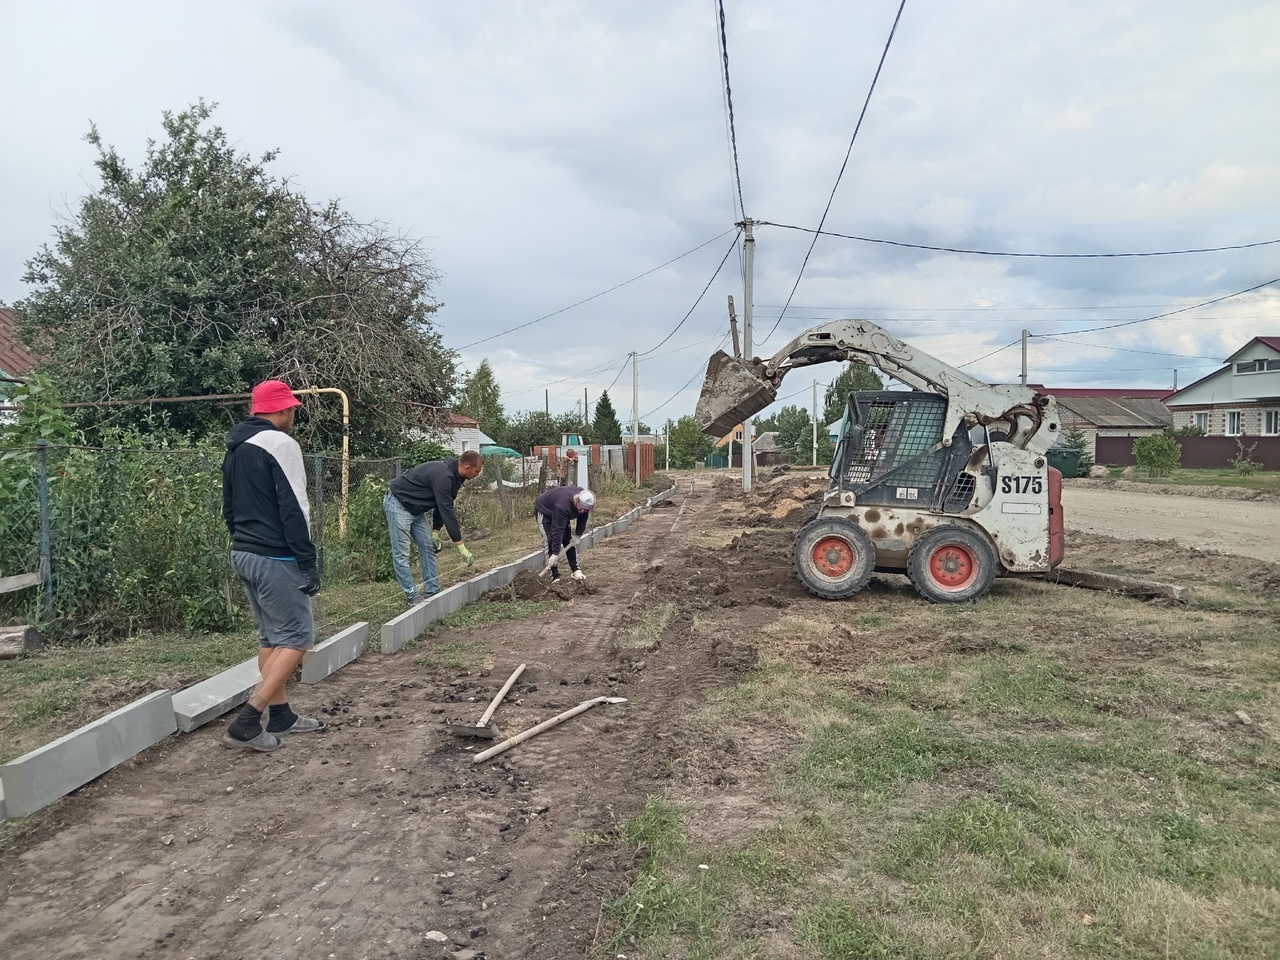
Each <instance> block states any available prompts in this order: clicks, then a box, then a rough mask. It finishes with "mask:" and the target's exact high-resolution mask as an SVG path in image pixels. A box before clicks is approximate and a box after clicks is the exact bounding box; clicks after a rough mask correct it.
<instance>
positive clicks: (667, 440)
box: [663, 417, 671, 473]
mask: <svg viewBox="0 0 1280 960" xmlns="http://www.w3.org/2000/svg"><path fill="white" fill-rule="evenodd" d="M663 441H664V442H663V446H665V447H666V448H667V472H668V473H670V472H671V418H670V417H667V432H666V434H665V435H664V436H663Z"/></svg>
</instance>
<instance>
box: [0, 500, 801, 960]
mask: <svg viewBox="0 0 1280 960" xmlns="http://www.w3.org/2000/svg"><path fill="white" fill-rule="evenodd" d="M715 500H716V495H715V489H714V484H712V483H705V484H699V486H698V489H697V492H696V494H693V495H689V494H688V491H687V490H685V491H682V493H681V495H680V496H679V499H678V500H677V502H675V503H674V504H670V505H665V506H664V507H663V508H662V509H657V510H655V511H654V512H653V513H652V514H650V515H649V516H647V517H644V518H642V520H641V521H639V522H637V523H636V524H634V525H633V526H632V528H631V529H630V530H629V531H628V532H627V533H626V534H623V535H620V536H616V537H613V538H610V539H609V540H607V541H605V542H604V543H603V544H602V545H601V546H599V547H597V548H596V549H594V550H591V551H589V552H588V553H586V554H585V555H584V559H583V568H584V570H585V572H586V573H587V574H588V577H589V578H590V579H588V580H587V581H586V583H585V584H578V583H576V582H574V581H566V582H565V583H564V584H562V585H558V586H557V587H556V588H554V589H555V591H556V592H555V593H548V590H549V589H552V588H549V587H548V586H546V581H542V580H536V579H535V580H534V581H533V582H532V583H528V582H527V581H526V593H527V595H528V596H529V597H530V598H536V599H546V600H551V601H556V604H555V606H556V608H555V609H552V610H550V611H548V612H547V613H545V614H542V615H537V616H535V617H532V618H528V619H524V620H518V621H512V622H504V623H498V624H495V625H491V626H488V627H484V628H476V629H471V630H457V629H455V630H452V631H448V632H447V633H446V634H443V635H440V636H437V637H435V638H428V639H427V640H426V641H425V642H424V643H423V644H422V645H421V646H419V647H417V648H411V649H409V650H407V651H403V652H401V653H398V654H395V655H391V656H381V655H379V654H376V653H369V654H366V655H365V656H364V657H362V658H361V659H360V660H359V661H357V662H356V663H354V664H351V665H350V666H349V667H347V668H346V669H344V670H342V671H341V672H340V673H338V674H336V675H335V676H333V677H331V678H329V679H328V680H326V681H325V682H324V683H323V684H321V685H319V686H316V687H312V688H300V689H298V690H297V691H296V693H295V702H296V703H297V705H298V706H299V708H300V709H303V710H305V711H306V712H308V713H315V714H317V715H319V716H321V717H322V718H324V719H326V720H327V721H328V723H329V730H328V731H326V732H325V733H322V734H318V735H316V736H314V737H310V738H302V737H300V738H297V739H296V740H295V741H291V742H290V743H289V745H288V746H287V748H286V749H284V750H281V751H279V752H278V753H275V754H270V755H262V754H255V755H247V754H243V753H232V752H230V751H227V750H225V749H224V748H222V747H221V746H220V745H219V743H218V739H219V738H220V737H221V735H222V732H223V729H224V727H225V722H226V719H227V718H224V720H223V721H222V722H217V723H213V724H210V725H209V726H208V727H205V728H204V729H202V730H200V731H197V732H196V733H195V734H192V735H190V736H176V737H172V738H170V739H169V740H167V741H165V742H163V743H161V744H159V745H157V746H156V747H154V748H152V749H151V750H148V751H145V752H144V753H143V754H141V755H140V756H139V757H138V758H136V759H135V760H133V761H130V762H128V763H126V764H124V765H122V766H120V767H118V768H116V769H115V770H113V771H111V772H110V773H109V774H107V775H106V776H104V777H102V778H100V779H99V780H97V781H96V782H94V783H92V784H90V785H89V786H87V787H85V788H84V789H82V790H79V791H77V792H76V793H75V794H74V795H73V796H71V797H68V798H67V799H65V800H64V801H62V802H60V803H59V804H58V805H56V806H55V807H53V808H51V810H49V811H48V812H47V813H46V814H42V815H41V816H42V817H43V818H44V819H43V820H42V822H40V823H39V824H38V825H37V826H36V827H35V828H34V829H32V830H31V831H30V832H28V833H26V834H25V835H24V836H22V837H21V838H20V839H19V840H17V841H16V842H15V843H14V844H13V845H11V846H10V847H8V848H6V849H5V850H3V851H0V914H2V915H3V918H4V920H3V923H2V924H0V956H4V957H5V958H6V960H27V958H38V960H45V958H48V957H58V958H60V960H70V958H96V960H123V958H136V957H171V958H178V960H185V958H188V957H198V958H201V960H207V958H223V957H226V958H232V957H272V958H326V957H334V958H343V960H347V958H350V960H359V958H362V957H369V958H378V960H391V958H413V960H419V958H420V960H435V958H440V957H473V958H474V957H479V956H481V955H487V956H488V957H490V958H497V957H502V958H504V960H510V958H531V960H533V958H536V960H563V958H565V957H573V956H582V955H583V954H584V953H585V952H586V950H587V949H588V947H589V945H590V944H591V943H592V941H593V940H594V939H595V938H596V937H597V936H598V935H599V927H600V925H601V922H602V917H601V904H602V902H604V901H606V900H608V899H611V898H612V897H615V896H617V895H618V894H619V893H620V892H621V891H622V890H623V889H625V887H626V885H627V883H628V880H629V877H630V876H631V873H630V871H631V869H632V866H633V864H632V863H631V860H630V857H629V855H627V854H625V853H622V852H619V851H621V850H622V849H623V848H622V847H620V846H615V845H612V844H608V843H604V844H597V845H591V844H588V843H586V842H585V840H586V839H587V838H589V837H592V836H596V837H602V838H608V837H611V836H615V835H616V831H617V828H618V826H619V824H620V823H621V821H622V820H623V819H625V818H626V817H629V816H631V815H634V814H635V813H636V812H638V811H639V809H640V808H641V807H642V806H643V805H644V801H645V797H646V796H647V795H648V794H649V793H653V792H657V791H658V790H659V789H660V783H661V781H662V780H663V778H665V776H666V775H667V773H668V763H669V761H670V759H671V758H672V756H673V755H675V753H676V751H678V750H679V746H678V732H679V727H680V721H681V717H682V715H683V714H684V713H686V712H687V711H688V710H690V709H691V708H692V707H693V705H694V704H696V703H697V702H698V701H699V700H700V699H701V697H702V695H703V693H704V692H705V690H706V688H707V687H708V686H712V685H720V684H726V683H731V682H733V680H734V679H735V678H736V677H737V676H739V675H740V674H741V673H742V672H743V671H744V670H746V669H749V668H750V667H751V666H752V665H753V664H754V650H753V649H751V648H742V649H739V648H738V647H736V646H735V645H734V644H732V643H725V644H719V643H717V644H713V645H711V646H710V647H709V648H708V647H707V646H706V645H700V646H699V648H695V647H694V645H692V644H690V643H680V642H664V643H663V644H662V646H661V647H660V648H658V649H652V650H647V649H645V648H644V647H642V646H641V647H634V648H623V647H620V646H619V644H618V638H619V636H620V635H622V634H625V632H626V630H627V627H628V624H631V623H634V622H636V621H637V620H642V619H643V618H644V617H645V616H647V615H648V613H649V612H650V611H652V610H653V609H654V608H655V606H657V605H658V603H659V601H658V600H657V599H655V595H654V591H660V592H662V593H664V594H665V595H667V596H670V595H673V594H678V593H680V592H682V591H684V590H690V589H695V590H697V589H706V584H705V583H702V584H698V583H697V579H698V578H697V576H696V575H695V576H694V577H692V581H693V582H692V583H691V576H690V574H689V572H688V571H686V570H685V569H684V568H683V565H681V564H677V563H670V564H669V565H668V563H667V559H666V558H668V557H669V556H671V555H672V554H673V552H674V551H676V550H677V549H678V548H679V547H680V546H681V544H682V543H683V542H684V540H685V538H686V537H688V536H690V535H695V534H696V531H694V529H693V528H695V527H696V526H697V524H698V517H699V516H701V515H702V514H703V513H704V512H705V511H706V510H707V508H708V507H709V506H710V505H712V504H713V503H714V502H715ZM777 566H778V569H779V573H778V576H779V577H785V576H786V573H785V568H784V567H782V565H780V564H778V565H777ZM664 567H668V568H667V569H664ZM526 576H527V575H526ZM786 579H788V580H790V579H791V578H790V577H786ZM792 583H793V584H794V581H792ZM518 585H519V581H518ZM788 589H791V590H793V591H796V592H798V589H799V588H798V585H797V586H791V587H789V588H788ZM724 592H725V593H726V594H727V590H726V591H724ZM535 595H536V596H535ZM481 602H483V601H481ZM733 602H734V603H735V604H736V603H738V601H736V600H734V601H733ZM751 609H752V608H751V607H750V606H745V605H744V615H745V614H748V613H749V612H750V610H751ZM686 635H687V630H686ZM445 643H457V644H461V645H462V646H463V647H464V648H468V649H471V650H479V651H482V652H481V653H480V654H479V656H481V657H482V658H483V659H484V660H485V661H486V667H488V669H484V670H480V669H474V670H471V671H466V670H445V669H439V668H437V669H431V668H428V667H425V666H423V665H421V664H419V663H417V662H416V661H417V660H418V658H420V657H421V656H422V654H423V653H424V650H425V649H430V648H431V647H432V646H439V645H441V644H445ZM522 662H523V663H526V664H527V665H528V666H527V669H526V671H525V673H524V674H523V676H522V677H521V678H520V680H519V681H518V682H517V684H516V686H515V687H514V689H513V690H512V692H511V694H510V695H509V697H508V699H507V701H506V702H505V703H504V704H503V705H502V706H501V707H500V709H499V710H498V712H497V715H496V716H495V718H494V719H495V722H497V723H498V724H499V725H500V726H501V727H502V728H503V729H504V730H505V731H507V732H508V733H513V732H516V731H519V730H521V729H524V728H526V727H528V726H531V725H532V724H533V723H536V722H538V721H541V720H544V719H546V718H548V717H550V716H552V715H554V714H556V713H559V712H561V711H562V710H565V709H567V708H568V707H571V706H574V705H576V704H577V703H579V702H581V701H583V700H586V699H589V698H591V697H594V696H597V695H601V694H608V695H619V696H624V697H627V698H629V700H630V703H629V704H627V705H625V706H607V707H597V708H595V709H594V710H592V711H590V712H588V713H586V714H584V715H582V716H581V717H579V718H576V719H575V720H572V721H570V722H568V723H566V724H564V725H563V726H561V727H558V728H556V729H555V730H553V731H551V732H549V733H546V734H544V735H542V736H541V737H538V738H536V739H535V740H532V741H530V742H529V743H528V744H525V745H522V746H520V747H517V748H515V749H514V750H512V751H510V752H508V753H506V754H503V755H502V756H500V757H497V758H494V759H493V760H491V761H489V762H486V763H483V764H473V763H472V761H471V757H472V755H473V752H474V750H475V749H477V748H473V747H472V746H471V743H472V742H473V741H466V740H462V739H460V738H458V737H455V736H452V735H451V734H450V733H449V732H448V731H447V728H446V727H445V721H461V722H464V723H468V724H471V723H474V722H475V721H476V718H477V717H478V716H479V714H480V713H481V711H482V710H483V709H484V706H485V705H486V704H487V702H488V701H489V699H490V698H491V697H492V696H493V694H494V693H495V692H496V691H497V689H498V688H499V687H500V686H501V685H502V682H503V681H504V680H505V679H506V677H507V676H508V675H509V674H510V672H511V670H512V669H513V668H514V667H515V666H516V665H517V664H519V663H522ZM482 743H483V744H484V745H485V746H488V745H489V743H490V742H485V741H482ZM479 749H482V747H481V748H479Z"/></svg>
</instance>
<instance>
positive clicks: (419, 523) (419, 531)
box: [382, 493, 440, 603]
mask: <svg viewBox="0 0 1280 960" xmlns="http://www.w3.org/2000/svg"><path fill="white" fill-rule="evenodd" d="M382 509H383V510H384V511H385V512H386V514H387V531H388V532H389V533H390V534H391V567H392V569H393V570H395V572H396V583H398V584H400V589H401V590H403V591H404V595H405V598H406V599H407V600H408V601H409V602H410V603H418V602H419V601H421V600H425V599H426V598H427V597H430V596H432V595H433V594H436V593H439V592H440V580H439V578H438V577H437V576H436V550H435V547H433V546H432V545H431V524H430V523H429V522H428V521H427V515H426V514H425V513H420V514H418V515H417V516H414V515H413V514H412V513H410V512H409V511H408V510H406V509H405V508H404V504H402V503H401V502H400V501H399V500H397V499H396V497H395V494H393V493H388V494H387V495H386V496H385V497H383V498H382ZM410 541H412V542H413V545H414V546H416V547H417V548H418V563H419V564H420V565H421V566H422V592H421V593H419V592H418V585H417V584H416V583H414V582H413V570H412V569H411V568H410V566H409V543H410Z"/></svg>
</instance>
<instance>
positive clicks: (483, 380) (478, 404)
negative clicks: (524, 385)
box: [458, 358, 507, 440]
mask: <svg viewBox="0 0 1280 960" xmlns="http://www.w3.org/2000/svg"><path fill="white" fill-rule="evenodd" d="M458 410H460V411H461V412H462V413H465V414H466V415H467V416H469V417H475V418H476V419H477V420H479V421H480V429H481V430H483V431H484V432H485V433H487V434H488V435H489V436H491V437H493V438H494V439H495V440H496V439H497V438H498V437H500V436H502V433H503V430H504V429H505V428H506V424H507V415H506V413H505V412H504V411H503V409H502V391H501V390H499V389H498V381H497V378H496V377H494V375H493V368H492V367H490V366H489V360H488V358H485V359H484V360H481V361H480V366H478V367H476V369H475V372H473V373H470V374H468V375H466V376H464V377H463V379H462V390H461V393H460V395H459V397H458Z"/></svg>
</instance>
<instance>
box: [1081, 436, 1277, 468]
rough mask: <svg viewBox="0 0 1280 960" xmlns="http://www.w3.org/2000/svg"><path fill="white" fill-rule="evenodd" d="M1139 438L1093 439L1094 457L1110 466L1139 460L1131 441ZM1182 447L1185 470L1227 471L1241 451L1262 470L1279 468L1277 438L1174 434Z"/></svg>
mask: <svg viewBox="0 0 1280 960" xmlns="http://www.w3.org/2000/svg"><path fill="white" fill-rule="evenodd" d="M1138 439H1139V438H1138V437H1132V436H1129V437H1103V436H1099V437H1098V438H1097V441H1096V452H1095V454H1094V460H1095V461H1096V462H1097V463H1101V464H1105V465H1107V466H1111V467H1131V466H1135V465H1136V464H1137V462H1138V460H1137V457H1135V456H1134V453H1133V444H1134V441H1135V440H1138ZM1174 439H1175V440H1177V441H1178V446H1179V447H1181V448H1182V455H1181V460H1180V462H1179V466H1181V467H1184V468H1185V469H1188V470H1230V469H1232V467H1234V466H1235V463H1234V461H1235V460H1236V459H1237V458H1239V457H1240V456H1241V454H1243V455H1244V456H1245V458H1246V459H1248V460H1251V461H1253V462H1254V463H1257V464H1259V466H1260V469H1263V470H1280V437H1174Z"/></svg>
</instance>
